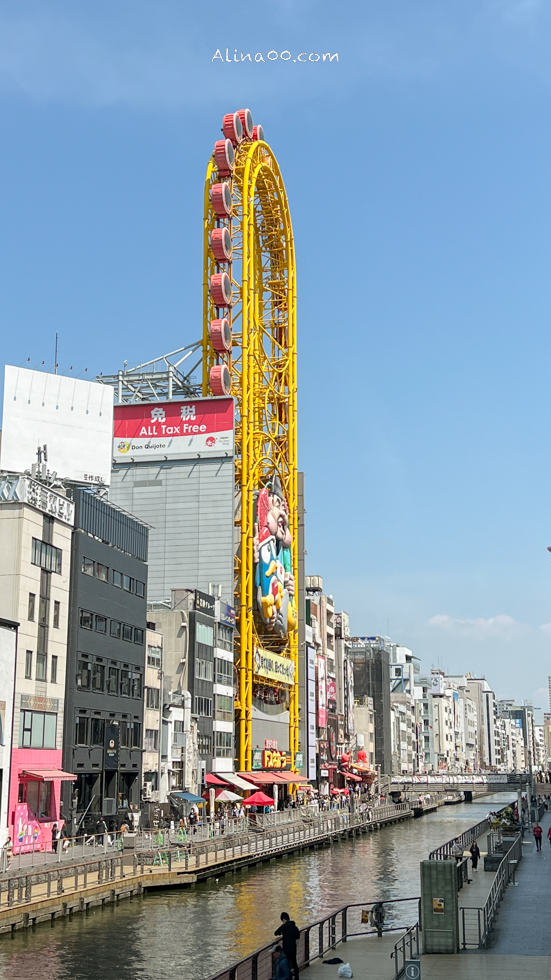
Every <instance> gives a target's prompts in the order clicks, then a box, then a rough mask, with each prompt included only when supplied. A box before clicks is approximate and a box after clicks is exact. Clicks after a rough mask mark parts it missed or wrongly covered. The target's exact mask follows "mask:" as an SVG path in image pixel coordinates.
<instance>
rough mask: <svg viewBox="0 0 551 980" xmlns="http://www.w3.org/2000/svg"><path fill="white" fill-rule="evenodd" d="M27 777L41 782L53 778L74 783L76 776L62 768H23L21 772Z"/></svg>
mask: <svg viewBox="0 0 551 980" xmlns="http://www.w3.org/2000/svg"><path fill="white" fill-rule="evenodd" d="M21 775H22V776H26V777H27V778H28V779H38V780H40V781H41V782H45V783H49V782H51V781H52V780H53V779H61V780H62V781H65V782H71V783H74V781H75V779H76V778H77V777H76V776H75V775H73V773H72V772H63V769H24V770H23V772H22V773H21Z"/></svg>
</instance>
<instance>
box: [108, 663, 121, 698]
mask: <svg viewBox="0 0 551 980" xmlns="http://www.w3.org/2000/svg"><path fill="white" fill-rule="evenodd" d="M107 693H108V694H118V693H119V669H118V667H109V671H108V675H107Z"/></svg>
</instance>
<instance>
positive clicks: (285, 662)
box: [254, 647, 295, 685]
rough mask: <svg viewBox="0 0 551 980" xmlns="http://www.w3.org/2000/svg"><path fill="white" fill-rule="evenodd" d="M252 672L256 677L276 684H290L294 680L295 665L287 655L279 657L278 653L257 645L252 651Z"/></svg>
mask: <svg viewBox="0 0 551 980" xmlns="http://www.w3.org/2000/svg"><path fill="white" fill-rule="evenodd" d="M254 673H255V676H256V677H259V678H260V677H261V678H264V679H265V680H268V681H275V682H276V683H278V684H289V685H290V684H294V682H295V665H294V662H293V661H292V660H290V658H289V657H281V656H280V655H279V653H271V651H270V650H261V649H260V648H259V647H257V648H256V650H255V651H254Z"/></svg>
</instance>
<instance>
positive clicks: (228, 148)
mask: <svg viewBox="0 0 551 980" xmlns="http://www.w3.org/2000/svg"><path fill="white" fill-rule="evenodd" d="M214 162H215V164H216V166H217V168H218V173H219V174H220V176H221V177H229V175H230V174H231V172H232V170H233V165H234V163H235V150H234V148H233V143H232V141H231V140H228V139H225V140H216V143H215V144H214Z"/></svg>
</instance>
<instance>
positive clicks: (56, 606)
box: [54, 599, 60, 630]
mask: <svg viewBox="0 0 551 980" xmlns="http://www.w3.org/2000/svg"><path fill="white" fill-rule="evenodd" d="M59 611H60V604H59V602H58V601H57V599H55V600H54V629H55V630H58V629H59Z"/></svg>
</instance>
